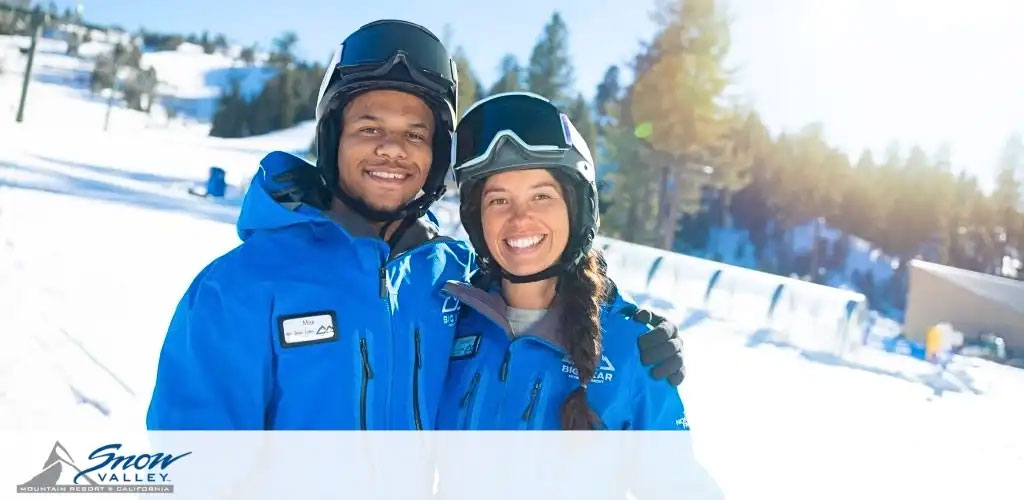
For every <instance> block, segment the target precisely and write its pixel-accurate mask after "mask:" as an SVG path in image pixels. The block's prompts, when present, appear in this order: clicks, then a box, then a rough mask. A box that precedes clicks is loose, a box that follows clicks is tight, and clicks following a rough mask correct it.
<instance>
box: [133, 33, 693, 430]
mask: <svg viewBox="0 0 1024 500" xmlns="http://www.w3.org/2000/svg"><path fill="white" fill-rule="evenodd" d="M456 74H457V72H456V69H455V65H454V62H453V61H452V60H451V58H450V57H449V56H448V53H447V51H446V50H445V48H444V46H443V45H442V44H441V42H440V41H439V40H438V39H437V37H436V36H434V34H432V33H430V32H429V31H428V30H426V29H425V28H423V27H421V26H418V25H415V24H412V23H407V22H403V21H390V20H388V21H377V22H374V23H370V24H368V25H366V26H363V27H362V28H360V29H359V30H357V31H356V32H355V33H353V34H352V35H350V36H349V37H348V38H347V39H346V40H345V42H344V43H343V44H342V48H341V50H340V51H339V52H338V53H337V54H336V55H335V59H334V61H332V63H331V65H330V66H329V67H328V69H327V74H326V75H325V76H324V80H323V83H322V84H321V88H320V96H319V98H318V103H317V112H316V117H317V151H318V155H317V164H316V166H315V167H313V166H311V165H309V164H307V163H305V162H304V161H302V160H301V159H299V158H296V157H294V156H291V155H288V154H286V153H282V152H274V153H271V154H269V155H268V156H267V157H266V158H264V159H263V161H262V162H261V166H260V171H259V172H258V173H257V175H256V177H255V179H254V180H253V182H252V184H251V185H250V188H249V191H248V193H247V194H246V197H245V200H244V202H243V205H242V212H241V214H240V216H239V220H238V232H239V236H240V237H241V239H242V240H243V243H242V245H240V246H239V247H237V248H235V249H234V250H232V251H231V252H229V253H227V254H225V255H224V256H221V257H220V258H218V259H216V260H215V261H214V262H213V263H211V264H210V265H209V266H207V267H206V269H204V270H203V271H202V272H201V273H200V274H199V276H197V277H196V279H195V281H194V282H193V283H192V285H191V286H190V287H189V289H188V291H187V292H186V293H185V296H184V297H183V298H182V300H181V302H180V304H179V305H178V309H177V310H176V312H175V314H174V317H173V319H172V320H171V325H170V327H169V329H168V332H167V336H166V339H165V341H164V346H163V349H162V351H161V355H160V364H159V367H158V371H157V381H156V387H155V388H154V391H153V398H152V401H151V403H150V408H149V414H148V417H147V426H148V427H149V428H150V429H338V430H346V429H432V428H434V417H435V414H436V409H437V405H438V400H439V396H440V391H441V386H442V384H443V382H444V378H445V374H446V371H447V364H448V359H449V354H450V351H451V348H452V337H453V335H454V324H455V320H456V316H457V307H458V304H457V302H455V301H452V300H451V299H449V300H447V301H446V299H445V295H443V294H441V293H440V290H441V288H442V287H443V286H444V284H445V283H446V282H448V281H453V280H454V281H466V280H468V279H469V276H470V275H471V273H472V272H473V271H474V269H475V262H474V255H473V254H472V252H471V250H470V249H469V247H468V245H467V244H466V243H465V242H461V241H457V240H453V239H451V238H446V237H443V236H440V235H438V230H437V227H436V226H435V225H434V224H432V223H430V222H429V221H428V220H427V218H426V217H425V216H426V215H427V209H428V208H429V206H430V205H431V204H432V203H433V202H434V201H436V200H437V199H438V198H440V197H441V195H442V194H443V192H444V177H445V174H446V173H447V171H448V168H449V165H450V161H451V157H450V155H451V137H452V133H453V131H454V125H455V112H454V110H455V104H456V92H457V91H456V89H457V82H456ZM640 314H647V313H644V312H641V313H640ZM675 334H676V331H675V327H674V326H672V325H669V324H668V323H667V322H662V323H661V326H660V327H657V328H655V329H654V330H652V332H651V333H650V334H648V336H647V338H646V339H647V341H646V342H641V344H642V345H641V347H642V352H643V356H644V358H645V362H648V364H650V363H652V362H653V363H659V362H660V364H658V365H657V366H656V367H655V368H654V369H653V371H654V374H655V375H656V376H657V378H668V379H669V380H670V382H671V383H674V384H678V383H679V382H681V380H682V355H681V346H680V341H679V340H678V339H677V338H676V335H675Z"/></svg>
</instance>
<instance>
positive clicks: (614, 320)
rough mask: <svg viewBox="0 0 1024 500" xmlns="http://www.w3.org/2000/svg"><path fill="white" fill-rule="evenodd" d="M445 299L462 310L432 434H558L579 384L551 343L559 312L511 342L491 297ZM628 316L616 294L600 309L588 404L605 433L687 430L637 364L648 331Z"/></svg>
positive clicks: (662, 385) (467, 288)
mask: <svg viewBox="0 0 1024 500" xmlns="http://www.w3.org/2000/svg"><path fill="white" fill-rule="evenodd" d="M445 292H447V293H448V294H449V295H450V296H452V297H456V298H457V299H458V300H459V301H460V302H461V303H462V307H463V308H464V309H463V310H462V313H461V314H460V318H459V323H458V327H457V332H456V338H455V341H454V343H453V345H452V351H451V356H450V357H451V364H450V366H449V368H448V378H447V380H446V381H445V386H444V391H443V394H442V397H441V405H440V410H439V411H440V413H439V415H438V419H437V422H438V428H439V429H445V430H453V429H480V430H515V429H535V430H556V429H561V428H562V427H561V412H562V405H563V403H564V402H565V399H566V397H567V396H568V395H569V393H571V392H572V391H573V390H575V389H576V388H577V387H579V385H580V382H579V373H578V371H577V369H576V367H575V366H574V365H573V363H572V361H571V359H570V358H569V356H568V355H567V352H566V350H565V349H564V348H563V347H562V346H560V345H558V343H557V342H553V341H552V340H551V339H557V338H558V334H557V331H558V330H559V329H560V328H561V313H560V309H557V307H556V308H553V309H551V310H550V311H548V313H547V314H546V315H545V316H544V317H543V318H542V319H540V320H539V321H538V322H537V323H536V324H535V325H534V326H533V327H532V328H531V329H530V331H529V332H520V334H518V335H514V334H513V333H512V328H511V325H510V324H509V321H508V318H507V317H506V314H505V312H506V310H507V309H506V304H505V302H504V300H503V299H502V297H501V295H499V294H498V293H496V292H489V291H486V290H484V289H481V288H476V287H474V286H472V285H469V284H466V283H456V282H453V283H450V284H448V285H446V286H445ZM556 304H557V301H556ZM635 311H636V306H635V305H634V304H633V303H632V302H630V301H629V300H628V299H627V298H625V297H623V296H622V295H620V294H619V293H618V292H615V293H614V299H613V300H610V301H609V303H608V304H607V305H606V306H605V307H604V309H603V312H602V315H601V327H602V335H603V338H602V346H601V347H602V352H601V362H600V364H598V366H597V369H596V370H595V373H594V376H593V378H592V379H591V380H590V383H589V384H588V386H587V401H588V403H589V404H590V407H591V409H593V410H594V411H595V412H596V413H597V415H598V416H599V417H600V418H601V421H602V422H603V425H604V428H605V429H612V430H624V429H656V430H689V424H688V422H687V420H686V414H685V411H684V408H683V403H682V400H681V399H680V397H679V392H678V390H677V388H676V387H673V386H672V385H670V384H667V383H666V382H665V381H664V380H655V379H654V378H653V377H651V376H650V374H649V372H648V370H647V368H646V367H645V366H643V365H642V364H641V361H640V351H639V348H638V346H637V338H638V337H639V336H640V335H641V334H644V333H646V332H647V331H648V330H649V329H650V327H649V326H648V325H646V324H642V323H639V322H636V321H634V320H633V319H632V314H630V313H632V312H635Z"/></svg>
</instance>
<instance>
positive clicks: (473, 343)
mask: <svg viewBox="0 0 1024 500" xmlns="http://www.w3.org/2000/svg"><path fill="white" fill-rule="evenodd" d="M478 347H480V336H479V335H470V336H467V337H459V338H457V339H455V343H454V344H452V354H451V359H462V358H468V357H470V356H472V355H474V354H476V350H477V348H478Z"/></svg>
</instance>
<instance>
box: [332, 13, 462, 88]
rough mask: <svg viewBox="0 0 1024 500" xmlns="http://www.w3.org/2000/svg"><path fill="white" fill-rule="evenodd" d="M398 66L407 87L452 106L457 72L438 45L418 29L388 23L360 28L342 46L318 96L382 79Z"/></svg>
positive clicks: (403, 22)
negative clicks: (338, 87)
mask: <svg viewBox="0 0 1024 500" xmlns="http://www.w3.org/2000/svg"><path fill="white" fill-rule="evenodd" d="M398 65H402V66H405V69H406V72H407V73H408V78H409V79H411V80H412V81H411V82H410V83H415V84H418V85H420V86H422V87H424V88H426V89H427V90H429V91H431V92H434V93H436V94H438V95H439V96H442V97H443V98H447V99H450V100H451V101H452V102H454V99H455V97H456V96H455V92H456V88H457V86H458V83H457V82H458V80H457V78H458V70H457V69H456V67H455V61H453V60H452V59H451V58H449V57H448V53H447V52H446V51H445V49H444V46H443V45H442V44H441V42H440V41H439V40H438V39H437V37H436V36H434V34H433V33H431V32H429V31H427V29H426V28H423V27H422V26H419V25H417V24H413V23H408V22H405V21H391V20H389V21H377V22H373V23H370V24H368V25H366V26H363V27H362V28H360V29H359V30H357V31H356V32H355V33H352V34H351V35H349V37H348V38H346V39H345V41H344V42H342V44H341V48H340V49H339V50H337V51H336V52H335V53H334V56H333V58H332V60H331V62H330V64H329V65H328V73H327V75H325V77H324V80H323V81H322V82H321V84H320V95H321V96H322V95H323V94H324V92H325V91H326V89H327V88H329V87H331V86H332V85H334V84H335V83H338V82H340V83H341V84H342V85H344V86H348V85H350V84H358V83H360V82H367V81H370V82H372V81H374V80H378V79H382V78H384V77H387V76H388V75H390V74H391V73H392V71H393V70H394V69H395V67H396V66H398ZM403 76H404V75H403Z"/></svg>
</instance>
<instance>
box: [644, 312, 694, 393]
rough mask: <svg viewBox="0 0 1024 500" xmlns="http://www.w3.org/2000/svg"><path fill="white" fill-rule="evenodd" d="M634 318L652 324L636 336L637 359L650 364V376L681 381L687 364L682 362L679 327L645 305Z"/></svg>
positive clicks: (681, 342)
mask: <svg viewBox="0 0 1024 500" xmlns="http://www.w3.org/2000/svg"><path fill="white" fill-rule="evenodd" d="M633 320H634V321H637V322H640V323H645V324H648V325H651V326H653V327H654V328H652V329H651V330H650V331H649V332H647V333H645V334H643V335H641V336H640V338H638V339H637V344H638V345H639V347H640V361H641V362H642V363H643V364H644V365H646V366H651V365H653V368H651V376H652V377H654V378H656V379H659V380H662V379H664V380H667V381H668V383H669V384H672V385H674V386H678V385H679V384H681V383H683V379H684V378H685V377H686V367H685V366H683V339H682V338H680V337H679V328H678V327H677V326H676V325H674V324H672V322H671V321H668V320H666V319H665V318H663V317H661V316H658V315H657V314H654V313H653V312H651V311H648V310H646V309H638V310H637V311H636V312H635V313H633Z"/></svg>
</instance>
